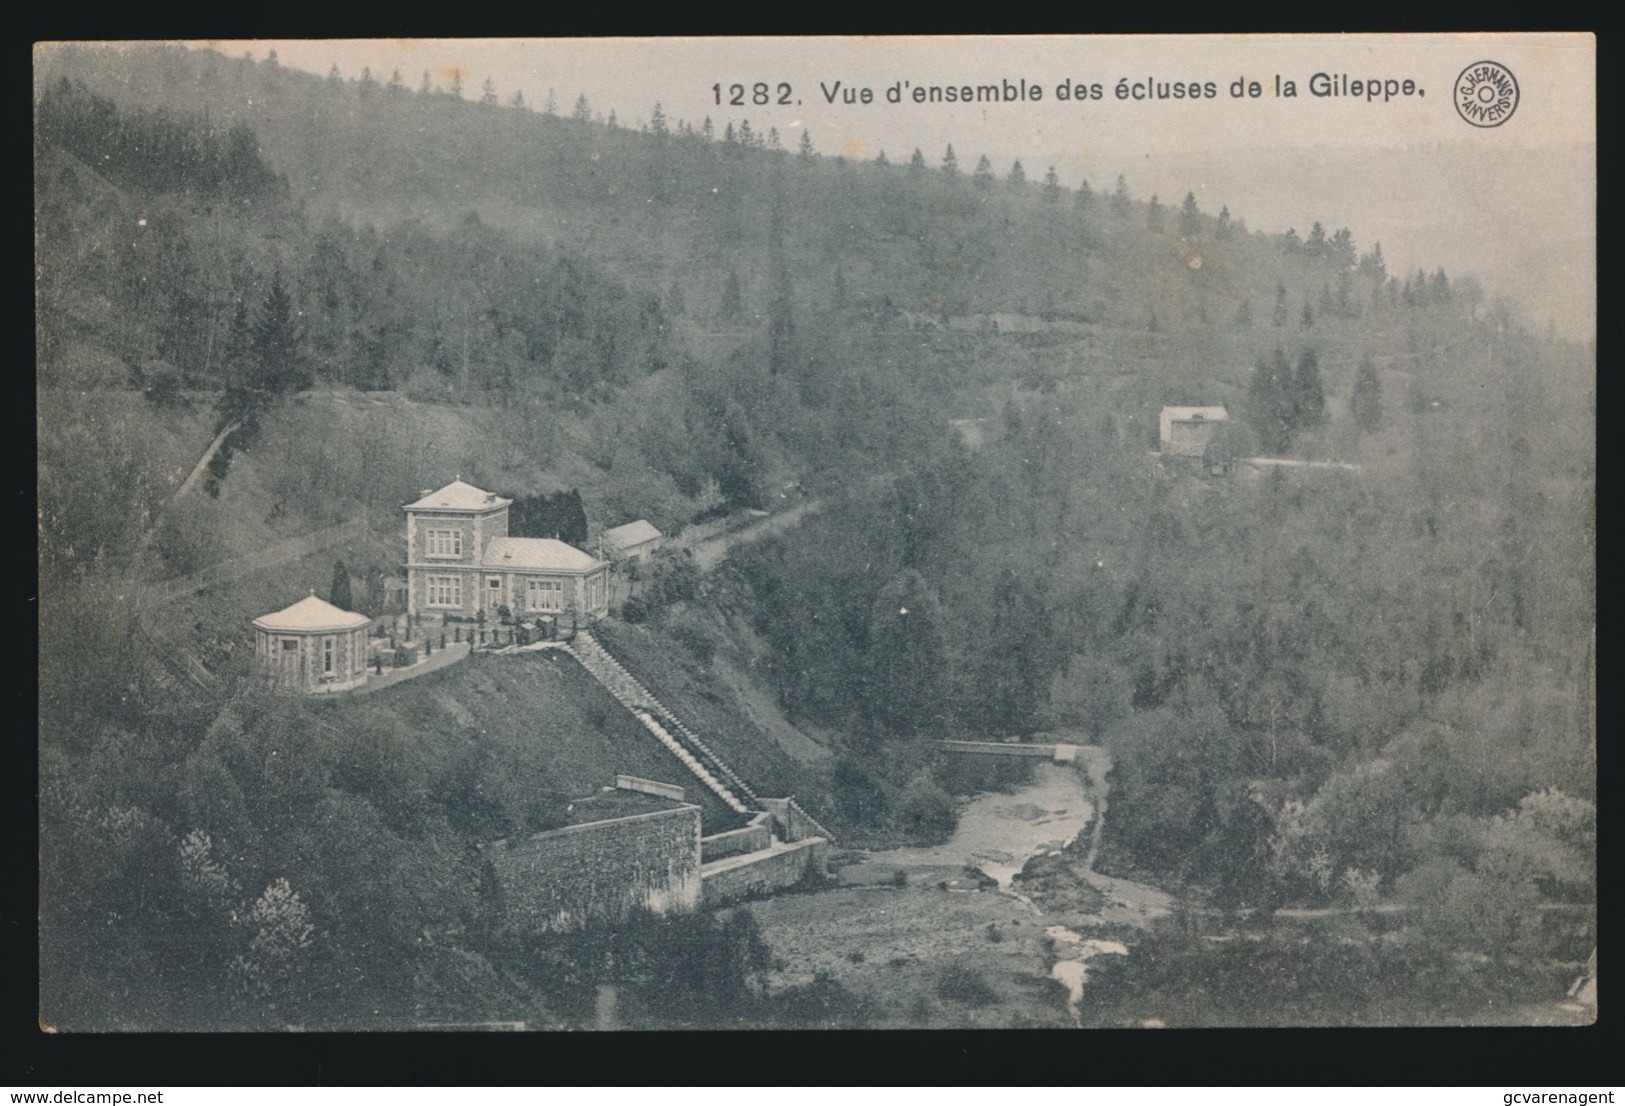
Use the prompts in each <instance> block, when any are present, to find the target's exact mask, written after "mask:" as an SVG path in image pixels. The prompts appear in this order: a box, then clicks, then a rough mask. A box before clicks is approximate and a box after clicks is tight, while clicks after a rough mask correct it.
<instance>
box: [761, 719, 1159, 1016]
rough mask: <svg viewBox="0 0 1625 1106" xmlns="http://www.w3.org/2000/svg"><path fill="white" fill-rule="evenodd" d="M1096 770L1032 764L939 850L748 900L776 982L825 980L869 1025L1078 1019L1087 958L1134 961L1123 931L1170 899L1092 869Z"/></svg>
mask: <svg viewBox="0 0 1625 1106" xmlns="http://www.w3.org/2000/svg"><path fill="white" fill-rule="evenodd" d="M1063 740H1064V738H1063ZM1109 769H1110V760H1109V757H1108V756H1107V754H1106V752H1105V750H1103V749H1098V748H1095V747H1086V748H1085V749H1084V750H1080V756H1079V758H1078V760H1077V762H1076V763H1074V764H1051V763H1042V764H1039V765H1037V766H1036V769H1035V771H1034V775H1033V779H1032V781H1031V782H1030V783H1029V784H1027V785H1025V786H1023V787H1021V788H1018V789H1017V790H1016V791H1014V792H1013V793H1008V794H983V795H979V796H976V797H975V798H973V799H972V800H970V801H969V802H968V803H967V804H966V806H965V807H964V809H963V810H962V811H961V813H960V820H959V827H958V830H957V831H956V832H955V834H954V836H953V838H952V839H951V840H949V841H948V842H946V843H944V844H942V845H934V846H930V847H924V848H902V849H887V850H884V851H876V852H873V853H867V854H858V855H857V856H856V857H854V858H852V859H854V860H855V863H849V864H846V865H844V866H842V867H840V869H839V870H838V872H837V880H838V882H837V883H836V885H835V886H833V887H831V888H830V889H827V890H824V891H820V892H815V893H810V894H801V895H787V896H782V897H780V898H776V899H773V900H770V901H766V902H759V903H754V904H751V906H750V907H749V909H750V910H751V911H752V912H753V913H754V914H755V915H756V917H757V920H758V921H759V922H760V924H761V927H762V932H763V936H764V937H765V938H766V939H767V942H768V944H769V946H770V947H771V949H772V951H773V955H774V957H775V959H776V962H777V967H776V970H775V972H774V977H773V983H774V985H775V986H777V987H791V986H796V985H802V984H807V983H811V982H813V981H814V980H815V979H817V978H819V977H827V978H830V979H833V980H835V981H837V982H838V983H840V984H841V985H842V986H843V987H844V988H846V989H847V990H848V991H849V992H851V993H852V994H853V995H854V996H855V997H856V998H857V999H858V1000H859V1001H860V1002H862V1003H864V1004H865V1006H866V1008H867V1010H868V1012H869V1015H870V1018H871V1024H874V1025H876V1026H884V1027H932V1028H938V1027H948V1026H965V1027H1023V1026H1032V1027H1056V1028H1060V1027H1067V1026H1071V1025H1075V1024H1077V1019H1078V1012H1079V1009H1080V1004H1083V1003H1087V1001H1088V995H1087V980H1088V970H1089V969H1088V962H1089V961H1090V960H1091V959H1092V958H1094V957H1097V956H1123V955H1132V952H1131V950H1130V949H1129V947H1128V946H1126V945H1125V944H1124V943H1123V942H1122V941H1121V940H1119V939H1118V936H1120V935H1121V933H1122V931H1123V929H1124V927H1126V926H1132V927H1139V926H1144V925H1148V924H1149V922H1150V920H1151V919H1152V918H1155V917H1157V916H1159V915H1160V914H1163V913H1166V912H1167V910H1168V909H1169V906H1170V901H1169V897H1168V896H1167V895H1165V894H1163V893H1162V892H1159V891H1157V890H1155V889H1154V888H1150V887H1146V886H1144V885H1141V884H1136V883H1133V882H1131V881H1128V880H1119V879H1112V878H1109V877H1104V876H1100V875H1098V874H1097V873H1095V872H1094V871H1093V867H1092V853H1093V845H1094V843H1095V842H1097V841H1098V839H1099V826H1100V815H1101V813H1102V812H1103V810H1104V808H1105V806H1106V801H1105V800H1106V793H1105V787H1106V785H1105V776H1106V772H1107V771H1108V770H1109Z"/></svg>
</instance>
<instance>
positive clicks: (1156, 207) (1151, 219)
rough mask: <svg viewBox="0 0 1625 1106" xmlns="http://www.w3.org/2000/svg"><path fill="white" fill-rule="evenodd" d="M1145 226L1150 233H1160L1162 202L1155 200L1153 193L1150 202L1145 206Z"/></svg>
mask: <svg viewBox="0 0 1625 1106" xmlns="http://www.w3.org/2000/svg"><path fill="white" fill-rule="evenodd" d="M1145 226H1146V229H1147V230H1149V231H1150V232H1151V233H1152V234H1161V233H1162V204H1160V203H1158V202H1157V197H1156V194H1155V193H1152V196H1151V202H1150V203H1148V204H1147V205H1146V207H1145Z"/></svg>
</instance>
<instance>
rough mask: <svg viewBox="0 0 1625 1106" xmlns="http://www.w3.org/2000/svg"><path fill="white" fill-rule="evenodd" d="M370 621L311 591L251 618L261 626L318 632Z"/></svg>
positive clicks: (356, 628) (359, 626)
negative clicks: (292, 601) (280, 607)
mask: <svg viewBox="0 0 1625 1106" xmlns="http://www.w3.org/2000/svg"><path fill="white" fill-rule="evenodd" d="M371 621H372V619H370V618H368V617H367V616H366V615H364V614H357V613H356V612H355V611H346V610H343V609H341V608H339V607H335V606H333V604H331V603H329V602H328V601H327V600H325V599H318V598H317V597H316V593H315V592H311V593H310V594H309V595H307V596H305V597H304V598H303V599H301V600H299V602H297V603H295V604H294V605H293V606H291V607H284V608H283V609H282V610H280V611H275V612H273V613H271V614H267V615H261V616H260V617H259V618H256V619H255V620H254V625H255V626H257V627H258V628H259V629H261V630H278V631H283V632H288V631H292V632H295V633H298V632H303V633H319V632H321V631H324V630H358V629H360V628H361V627H363V626H365V625H367V623H369V622H371Z"/></svg>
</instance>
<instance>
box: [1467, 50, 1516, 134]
mask: <svg viewBox="0 0 1625 1106" xmlns="http://www.w3.org/2000/svg"><path fill="white" fill-rule="evenodd" d="M1455 101H1456V112H1457V113H1458V114H1459V115H1460V116H1461V117H1462V118H1463V119H1465V120H1467V122H1469V123H1471V124H1472V125H1473V126H1475V127H1499V126H1500V125H1501V124H1502V123H1505V122H1506V121H1507V120H1508V119H1511V118H1512V113H1513V112H1515V111H1517V110H1518V78H1516V77H1514V76H1513V75H1512V70H1510V69H1508V68H1507V67H1506V66H1504V65H1502V64H1501V63H1500V62H1498V61H1475V62H1473V64H1471V65H1469V66H1468V67H1467V68H1466V69H1463V70H1462V71H1461V76H1459V77H1457V78H1456V88H1455Z"/></svg>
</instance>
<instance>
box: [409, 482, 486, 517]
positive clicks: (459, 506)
mask: <svg viewBox="0 0 1625 1106" xmlns="http://www.w3.org/2000/svg"><path fill="white" fill-rule="evenodd" d="M512 502H513V500H511V499H504V498H502V497H501V496H500V495H496V494H494V493H492V492H488V491H485V490H484V489H483V488H476V487H475V486H474V485H473V484H469V483H466V482H464V481H463V480H462V479H457V480H453V481H452V482H451V483H449V484H447V485H446V486H445V487H443V488H441V489H440V490H439V491H434V492H424V493H423V498H421V499H419V500H418V501H417V502H415V503H408V504H407V505H406V507H405V510H408V511H477V512H483V511H494V510H496V509H497V508H499V507H506V506H508V505H509V504H510V503H512Z"/></svg>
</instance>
